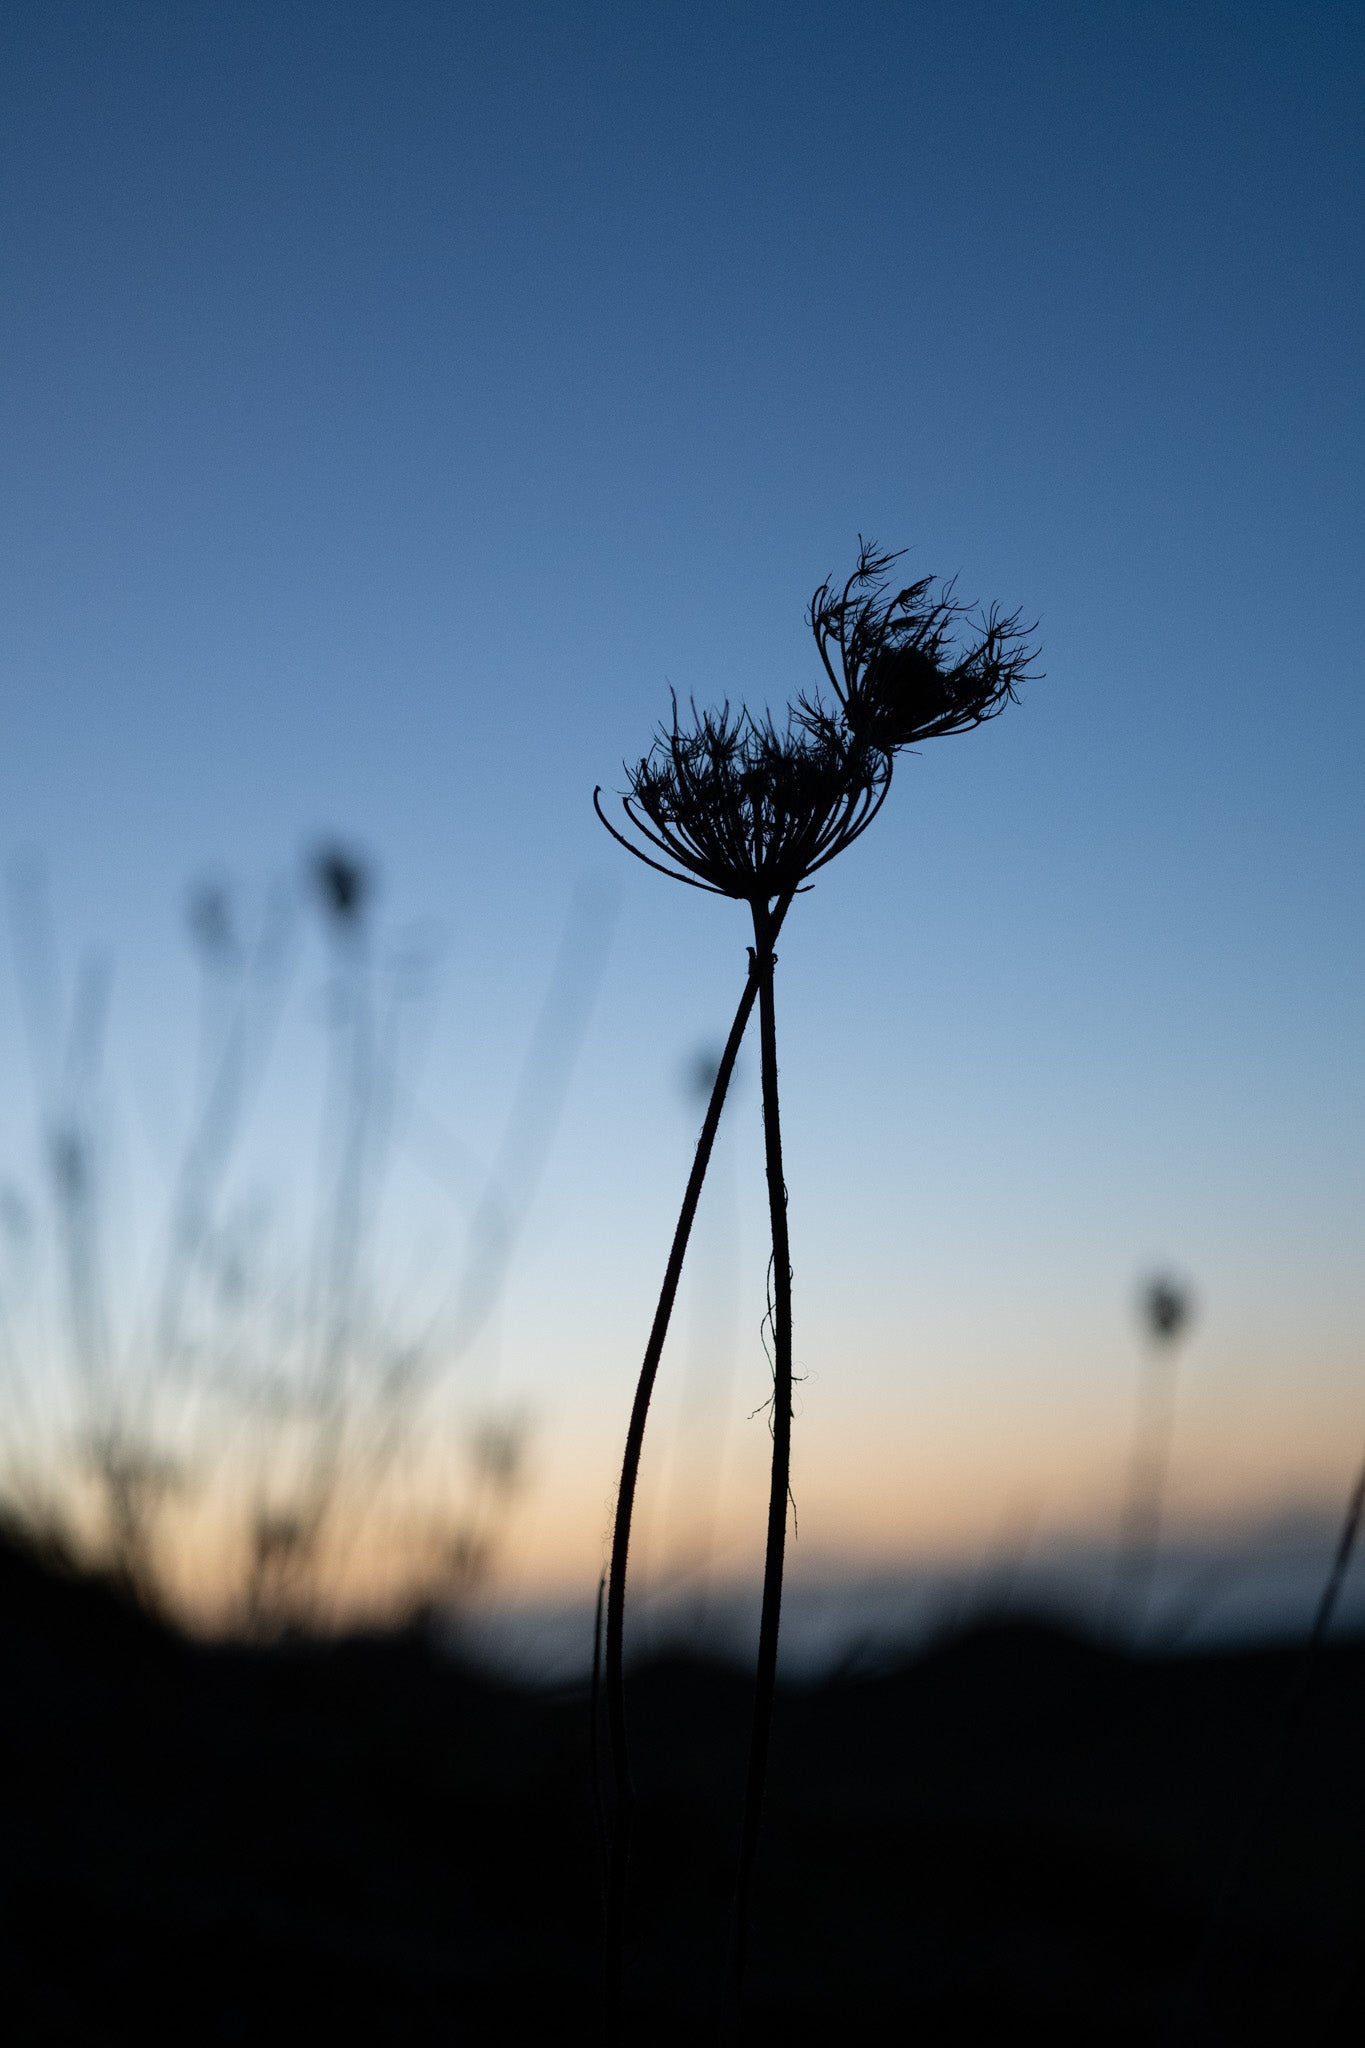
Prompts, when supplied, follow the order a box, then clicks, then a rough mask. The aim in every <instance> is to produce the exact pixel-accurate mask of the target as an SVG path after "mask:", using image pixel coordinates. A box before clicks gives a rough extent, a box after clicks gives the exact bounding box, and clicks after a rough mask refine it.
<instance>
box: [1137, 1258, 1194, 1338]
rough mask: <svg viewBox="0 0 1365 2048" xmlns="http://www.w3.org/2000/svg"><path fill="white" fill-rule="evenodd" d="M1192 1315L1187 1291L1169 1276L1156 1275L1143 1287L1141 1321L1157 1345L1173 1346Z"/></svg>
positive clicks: (1191, 1303)
mask: <svg viewBox="0 0 1365 2048" xmlns="http://www.w3.org/2000/svg"><path fill="white" fill-rule="evenodd" d="M1193 1312H1194V1303H1193V1300H1192V1298H1191V1295H1190V1291H1189V1289H1188V1288H1187V1287H1185V1286H1182V1284H1181V1282H1180V1281H1178V1280H1173V1279H1171V1278H1170V1277H1169V1275H1166V1274H1158V1275H1157V1276H1156V1277H1154V1278H1153V1279H1151V1280H1149V1281H1148V1282H1147V1283H1146V1285H1145V1286H1144V1287H1143V1290H1142V1317H1143V1321H1144V1322H1145V1323H1146V1325H1147V1328H1148V1330H1149V1331H1150V1332H1151V1334H1152V1336H1153V1337H1155V1339H1156V1340H1157V1342H1158V1343H1159V1344H1173V1343H1174V1342H1175V1340H1176V1338H1177V1337H1178V1336H1179V1335H1180V1333H1181V1331H1182V1330H1183V1329H1184V1328H1185V1327H1186V1325H1187V1324H1188V1322H1189V1320H1190V1317H1191V1315H1192V1314H1193Z"/></svg>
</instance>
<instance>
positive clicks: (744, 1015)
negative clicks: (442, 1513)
mask: <svg viewBox="0 0 1365 2048" xmlns="http://www.w3.org/2000/svg"><path fill="white" fill-rule="evenodd" d="M790 904H791V897H790V895H788V896H785V897H783V898H782V899H781V900H780V901H779V903H778V905H777V908H776V910H775V911H774V912H773V913H772V915H771V918H770V920H769V922H770V926H771V932H770V938H769V946H770V947H771V943H772V940H773V939H775V938H776V936H777V933H778V930H779V928H780V926H781V924H782V920H783V918H784V917H785V916H786V914H787V911H788V908H789V907H790ZM759 980H760V975H759V965H758V958H757V955H756V954H754V953H751V954H750V956H749V972H748V975H747V976H746V978H745V983H744V990H743V993H742V994H741V996H740V999H739V1007H738V1008H737V1009H736V1011H735V1018H734V1022H733V1023H732V1024H731V1026H730V1035H729V1037H728V1038H727V1039H726V1041H725V1050H724V1052H723V1053H722V1054H721V1057H720V1064H719V1066H718V1067H717V1069H716V1078H715V1083H714V1086H713V1087H712V1090H711V1100H710V1102H709V1103H708V1104H707V1108H706V1115H705V1118H704V1119H703V1121H702V1127H701V1136H700V1137H699V1138H698V1139H697V1150H696V1154H695V1156H694V1158H693V1161H692V1171H691V1173H690V1174H689V1176H688V1181H687V1188H686V1191H685V1193H684V1195H683V1201H682V1208H681V1210H680V1211H679V1213H678V1224H677V1228H676V1230H675V1231H674V1233H673V1245H672V1249H671V1250H670V1252H669V1255H668V1264H667V1266H666V1267H665V1269H664V1279H663V1286H662V1288H661V1289H660V1291H659V1303H658V1307H657V1308H656V1309H655V1311H654V1322H653V1326H652V1328H651V1329H650V1333H649V1342H648V1344H647V1345H646V1346H645V1356H644V1362H643V1364H642V1365H641V1367H640V1377H639V1379H638V1381H637V1382H636V1387H635V1400H634V1403H633V1405H632V1407H631V1411H630V1427H629V1429H628V1430H627V1432H626V1448H625V1454H624V1456H623V1458H622V1461H621V1486H620V1491H619V1492H618V1494H617V1496H616V1519H615V1523H614V1525H613V1528H612V1539H611V1564H610V1567H609V1569H608V1574H607V1655H606V1681H605V1691H606V1697H607V1734H608V1741H609V1746H610V1751H611V1772H612V1786H613V1794H614V1813H613V1825H612V1830H611V1844H610V1852H609V1856H608V1867H607V1904H606V1948H605V1957H604V1965H605V1981H606V2039H607V2042H608V2044H609V2048H614V2044H615V2043H616V2042H618V2041H619V2039H620V2029H621V1977H622V1969H623V1962H624V1950H625V1910H626V1887H627V1880H628V1875H629V1868H630V1840H631V1832H632V1828H633V1825H634V1818H635V1794H634V1790H633V1788H632V1785H631V1781H630V1753H629V1749H628V1746H627V1742H626V1702H625V1678H624V1668H623V1651H624V1640H625V1612H626V1566H627V1561H628V1557H629V1551H630V1525H631V1517H632V1515H633V1513H634V1508H635V1490H636V1486H637V1483H638V1481H639V1477H640V1458H641V1454H642V1452H643V1449H644V1439H645V1422H646V1419H647V1417H648V1414H649V1403H650V1397H651V1395H652V1394H653V1391H654V1381H655V1377H656V1375H657V1373H658V1370H659V1360H660V1358H661V1356H662V1355H663V1348H664V1339H665V1337H666V1336H667V1334H668V1325H669V1320H670V1318H671V1316H672V1314H673V1304H674V1301H675V1300H676V1298H677V1293H678V1282H679V1280H680V1279H681V1278H682V1268H683V1258H684V1256H685V1254H686V1251H687V1241H688V1238H689V1237H690V1236H691V1232H692V1223H693V1219H694V1218H695V1216H696V1213H697V1203H698V1201H699V1200H700V1197H701V1190H702V1182H703V1181H704V1180H705V1178H706V1169H707V1167H708V1165H709V1164H710V1160H711V1151H712V1148H713V1146H714V1144H715V1141H716V1132H717V1130H718V1129H719V1126H720V1116H721V1111H722V1109H723V1108H724V1106H725V1096H726V1091H727V1090H728V1088H729V1086H730V1077H731V1075H732V1074H733V1073H734V1069H735V1061H736V1059H737V1058H738V1056H739V1048H740V1043H741V1041H742V1040H743V1037H744V1032H745V1029H746V1027H747V1025H748V1022H749V1017H750V1015H751V1013H752V1011H753V1007H754V1002H755V999H756V997H757V995H758V988H759Z"/></svg>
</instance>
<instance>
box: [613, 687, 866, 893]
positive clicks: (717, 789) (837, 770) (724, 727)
mask: <svg viewBox="0 0 1365 2048" xmlns="http://www.w3.org/2000/svg"><path fill="white" fill-rule="evenodd" d="M626 773H627V777H628V780H629V783H630V789H629V793H628V794H627V795H625V796H623V797H622V799H621V804H622V809H623V810H624V811H625V814H626V816H627V818H628V819H629V820H630V823H631V826H632V827H633V829H634V831H635V832H636V834H637V835H638V836H639V837H640V838H641V839H643V840H644V841H645V843H646V844H647V845H648V846H651V847H653V848H654V849H655V851H656V852H657V853H661V854H664V855H666V856H667V858H668V860H669V861H671V862H673V863H674V865H673V866H666V865H665V863H664V862H663V861H661V860H655V859H654V858H653V856H652V855H651V854H648V853H646V852H644V851H643V850H642V849H641V848H640V847H639V846H637V845H635V844H634V843H633V842H632V841H631V840H630V839H628V838H626V836H625V835H624V834H623V833H621V832H618V831H617V829H616V827H615V826H614V825H613V824H611V823H610V822H609V820H608V819H607V817H606V814H605V813H604V811H603V809H602V804H601V795H602V792H601V790H600V789H597V790H595V791H594V792H593V803H594V805H595V806H596V809H597V815H598V817H599V818H601V820H602V823H603V824H604V825H605V826H606V828H607V830H608V831H609V832H610V833H611V835H612V837H613V839H617V840H619V841H620V843H621V845H622V846H624V847H625V848H626V850H627V852H628V853H633V854H634V855H635V857H636V859H637V860H642V861H644V862H645V864H646V866H648V867H652V868H657V869H658V870H659V872H660V873H661V874H665V875H669V876H671V877H672V878H673V880H674V881H678V882H686V883H688V885H689V886H690V887H692V888H694V889H707V890H710V891H711V892H712V894H714V895H717V896H733V897H737V898H739V899H740V900H741V901H743V902H746V903H752V904H755V905H764V904H767V903H770V902H772V901H773V900H774V899H775V898H777V897H782V896H790V895H792V894H794V893H795V892H796V891H797V890H798V889H799V888H800V887H801V885H802V884H803V883H804V882H805V881H806V880H807V879H808V877H809V876H811V875H813V874H814V873H815V872H816V870H817V869H818V868H822V867H824V866H825V865H826V864H827V863H828V862H829V861H831V860H833V859H834V856H835V855H836V854H837V853H842V851H843V849H844V848H845V847H846V846H849V845H851V844H852V842H853V841H854V840H855V839H857V838H858V837H859V835H860V834H861V833H862V832H864V831H865V830H866V829H867V827H868V825H870V824H871V822H872V820H873V818H874V817H875V816H876V814H877V812H878V810H879V809H880V808H881V804H882V799H883V798H884V797H885V795H886V791H887V787H888V784H889V782H890V763H889V761H888V759H887V758H886V756H885V755H884V754H883V753H880V752H878V751H877V750H876V749H874V748H869V747H865V746H864V745H863V744H862V743H861V741H860V740H858V739H857V738H856V737H855V736H854V735H853V734H852V733H850V732H844V731H841V730H840V729H838V728H837V727H836V726H835V725H834V724H833V723H832V722H831V721H826V722H825V723H824V724H823V725H820V726H816V725H813V724H807V723H805V722H804V721H801V722H790V721H789V723H788V726H787V729H786V730H785V731H784V732H779V731H778V729H777V727H776V726H775V725H774V724H773V722H772V720H771V719H770V718H764V719H762V720H760V719H755V718H754V717H752V716H751V714H750V713H749V712H748V711H746V710H744V709H743V708H741V709H740V711H739V713H738V715H737V716H732V715H731V711H730V707H729V705H728V704H727V705H725V706H724V707H723V709H722V710H720V711H719V712H712V711H706V712H698V711H697V708H696V706H695V704H694V705H693V707H692V722H691V724H690V725H683V724H682V723H680V721H679V717H678V700H677V698H676V697H675V698H674V700H673V722H672V726H671V728H670V729H668V730H662V731H660V733H659V736H658V738H657V739H656V740H655V742H654V745H653V747H652V748H651V749H650V751H649V753H648V754H647V755H646V756H645V758H644V759H643V760H642V761H640V762H639V763H638V764H637V766H636V767H635V768H633V769H630V768H628V769H627V771H626ZM680 870H681V872H680Z"/></svg>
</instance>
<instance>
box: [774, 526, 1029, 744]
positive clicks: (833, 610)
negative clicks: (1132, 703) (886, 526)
mask: <svg viewBox="0 0 1365 2048" xmlns="http://www.w3.org/2000/svg"><path fill="white" fill-rule="evenodd" d="M899 559H900V555H899V554H880V553H878V551H877V549H876V548H875V547H874V546H873V545H872V544H871V543H870V542H864V541H862V540H860V541H859V547H858V566H857V568H856V569H855V570H854V572H853V574H852V575H851V576H850V577H849V579H848V581H847V583H845V584H844V585H843V587H842V589H840V588H837V587H836V586H834V585H833V584H831V583H829V582H825V583H822V584H821V585H820V588H819V589H818V590H817V591H816V593H815V595H814V596H813V597H812V599H811V602H810V614H809V616H810V625H811V631H812V632H813V633H814V635H815V644H816V646H817V647H818V648H819V650H820V659H821V661H822V663H823V664H824V669H825V673H826V675H827V676H828V677H829V680H830V682H831V684H832V685H833V688H834V692H835V695H836V696H837V698H838V700H839V706H840V711H841V713H842V723H843V724H844V725H846V726H847V728H848V731H849V732H850V733H851V734H852V735H853V736H854V737H855V738H857V739H859V740H861V741H862V742H863V743H864V744H865V745H867V746H871V747H878V748H880V749H881V750H882V751H883V752H884V753H886V754H887V755H894V754H895V753H897V752H898V751H899V749H900V748H902V747H908V746H913V745H914V744H915V743H916V741H918V740H925V739H938V738H942V737H943V736H944V735H946V734H948V733H955V732H967V731H969V730H970V729H971V728H972V727H973V726H976V725H981V724H983V723H984V722H985V721H986V720H987V719H988V718H994V717H995V716H996V714H997V713H998V712H1000V711H1002V710H1003V709H1004V707H1005V705H1006V704H1007V703H1010V702H1011V701H1013V699H1014V697H1015V690H1016V687H1017V685H1018V684H1019V683H1021V682H1023V681H1025V680H1026V679H1027V678H1028V677H1029V676H1030V674H1032V673H1034V671H1033V670H1032V663H1033V661H1034V659H1035V658H1036V654H1037V649H1036V647H1035V646H1034V645H1033V644H1032V639H1031V635H1032V633H1033V630H1034V629H1033V627H1032V626H1024V625H1021V623H1020V619H1021V614H1020V613H1019V612H1017V611H1015V612H1010V613H1003V612H1001V611H1000V610H999V609H998V608H997V607H996V606H994V605H993V606H992V607H991V608H990V610H989V611H987V612H984V613H976V614H975V615H973V608H972V607H971V606H970V605H966V604H962V603H960V602H959V601H958V600H957V598H955V597H954V595H953V591H954V585H953V583H952V582H951V581H950V582H948V583H946V584H940V585H938V587H937V589H936V588H935V585H936V582H937V579H936V578H935V577H933V576H922V577H921V578H920V579H919V581H918V582H916V583H911V584H908V585H906V587H905V588H904V589H902V590H897V591H894V592H892V590H891V584H890V578H889V575H888V572H889V570H890V569H891V567H892V565H893V563H895V562H897V561H899ZM798 715H799V716H800V717H801V719H802V720H803V722H804V723H805V724H806V725H807V726H808V728H810V729H822V728H823V727H825V726H828V725H831V724H833V723H835V722H836V721H834V720H832V719H831V717H830V714H829V713H828V712H827V711H826V710H825V709H824V708H823V706H822V705H820V704H819V703H818V702H816V703H811V702H809V701H808V700H806V699H804V698H803V699H802V701H801V705H800V708H799V713H798Z"/></svg>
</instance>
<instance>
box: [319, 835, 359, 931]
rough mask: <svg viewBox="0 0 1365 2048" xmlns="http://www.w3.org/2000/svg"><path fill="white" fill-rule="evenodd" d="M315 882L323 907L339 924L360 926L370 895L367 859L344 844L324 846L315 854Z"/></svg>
mask: <svg viewBox="0 0 1365 2048" xmlns="http://www.w3.org/2000/svg"><path fill="white" fill-rule="evenodd" d="M312 874H313V884H314V887H315V888H316V889H317V892H318V896H319V899H320V901H321V903H322V907H323V910H324V911H325V912H326V914H327V916H328V917H330V918H332V919H333V920H334V921H335V922H336V923H337V924H338V925H343V926H346V925H352V926H353V925H358V924H359V922H360V920H361V917H362V916H363V914H364V909H365V901H366V898H367V897H368V896H369V894H370V889H371V877H370V874H369V871H368V869H367V868H366V866H365V864H364V862H363V861H362V860H361V859H360V858H359V856H358V855H357V854H355V853H352V852H350V851H348V850H347V849H346V848H345V847H342V846H322V847H319V849H318V851H317V852H316V853H315V854H314V855H313V860H312Z"/></svg>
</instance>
